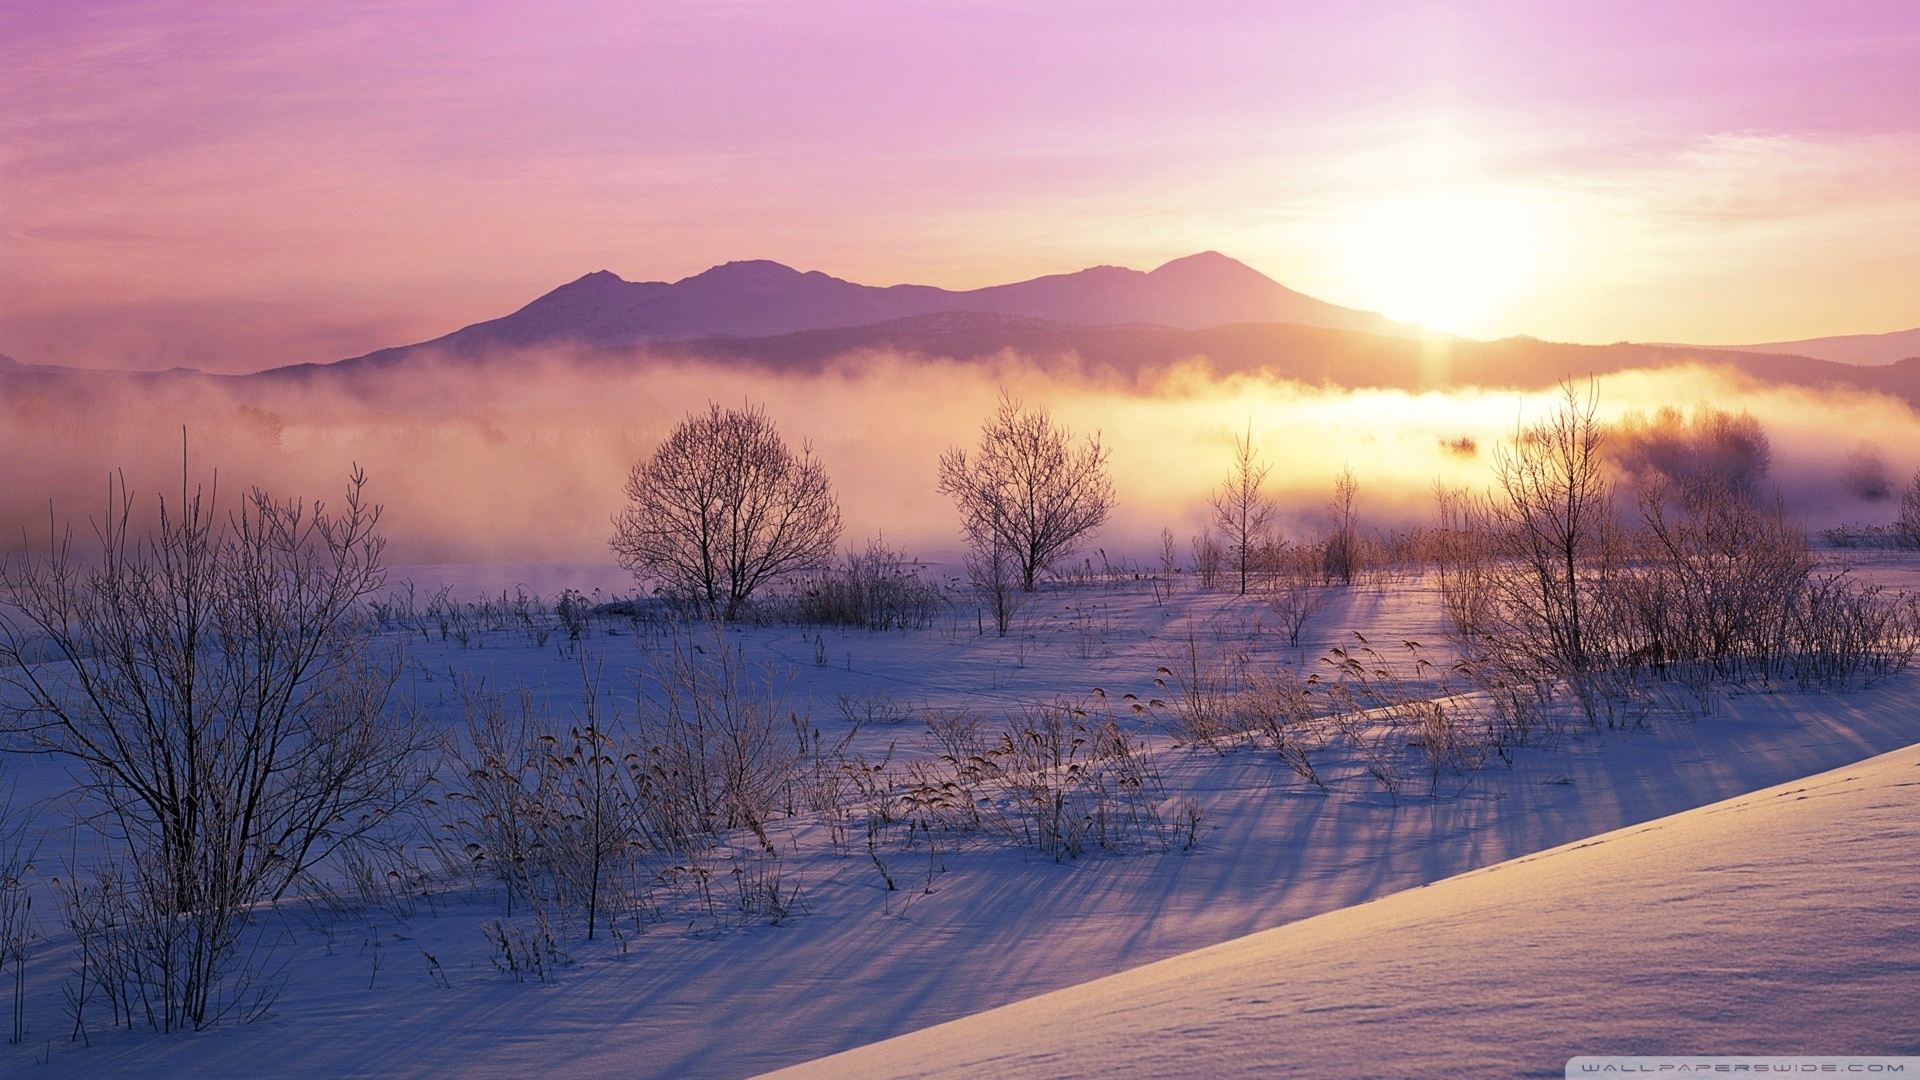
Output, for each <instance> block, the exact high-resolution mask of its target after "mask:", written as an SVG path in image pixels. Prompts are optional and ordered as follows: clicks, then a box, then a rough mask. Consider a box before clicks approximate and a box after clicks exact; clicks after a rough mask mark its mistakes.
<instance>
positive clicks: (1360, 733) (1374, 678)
mask: <svg viewBox="0 0 1920 1080" xmlns="http://www.w3.org/2000/svg"><path fill="white" fill-rule="evenodd" d="M1353 637H1354V645H1352V646H1336V647H1334V648H1333V649H1331V650H1329V651H1328V653H1327V656H1326V657H1325V658H1323V659H1322V661H1321V662H1322V663H1323V664H1324V665H1326V667H1327V668H1328V670H1329V672H1330V674H1331V676H1332V678H1331V680H1330V681H1322V682H1321V683H1320V686H1321V688H1322V691H1323V696H1324V699H1325V700H1326V701H1327V702H1328V711H1327V720H1326V722H1327V724H1328V726H1329V727H1330V728H1331V729H1332V730H1333V731H1335V732H1336V733H1338V736H1339V738H1340V741H1341V742H1342V743H1343V744H1344V745H1346V746H1348V747H1351V748H1352V749H1353V750H1354V751H1356V752H1357V753H1358V755H1359V757H1360V760H1361V764H1362V766H1363V767H1364V768H1365V769H1366V771H1367V774H1368V775H1369V776H1372V777H1373V778H1374V780H1375V781H1377V782H1378V783H1379V784H1380V786H1381V787H1382V788H1383V789H1384V790H1385V791H1386V792H1387V793H1388V794H1390V795H1392V796H1394V797H1395V798H1398V796H1399V794H1400V791H1401V789H1402V788H1403V787H1404V786H1405V784H1406V781H1407V779H1408V773H1409V771H1410V769H1412V768H1418V769H1420V770H1421V771H1423V772H1425V773H1426V774H1427V779H1428V794H1429V796H1430V797H1433V798H1438V797H1439V796H1440V781H1441V777H1442V776H1443V775H1446V774H1452V775H1454V776H1457V777H1460V778H1461V779H1462V786H1463V787H1464V785H1465V784H1466V783H1471V782H1472V779H1473V777H1474V775H1476V774H1477V773H1478V771H1479V769H1480V767H1481V766H1482V764H1484V762H1485V761H1486V756H1487V752H1488V749H1489V746H1488V735H1489V725H1488V724H1487V723H1486V720H1485V718H1484V717H1482V716H1481V715H1480V714H1479V712H1478V711H1477V710H1476V709H1475V708H1474V706H1473V704H1472V703H1471V701H1470V699H1467V698H1463V697H1459V696H1456V695H1455V694H1454V691H1453V687H1452V685H1451V684H1450V682H1449V680H1448V679H1447V678H1446V676H1445V674H1444V673H1442V672H1441V671H1439V669H1438V668H1436V667H1435V666H1434V664H1433V663H1432V662H1431V661H1429V660H1428V659H1427V658H1426V656H1425V655H1424V650H1423V649H1422V648H1421V646H1420V644H1419V643H1418V642H1413V641H1408V642H1403V643H1402V648H1403V649H1404V651H1405V657H1404V659H1403V660H1402V661H1398V662H1396V661H1394V660H1391V659H1389V658H1388V657H1387V656H1386V655H1385V654H1383V653H1381V652H1380V651H1379V650H1378V649H1376V648H1374V647H1373V645H1372V644H1371V643H1370V642H1368V641H1367V639H1366V638H1364V637H1362V636H1360V635H1359V634H1354V635H1353ZM1407 750H1413V751H1415V758H1414V761H1413V762H1409V761H1408V760H1407V756H1408V755H1407Z"/></svg>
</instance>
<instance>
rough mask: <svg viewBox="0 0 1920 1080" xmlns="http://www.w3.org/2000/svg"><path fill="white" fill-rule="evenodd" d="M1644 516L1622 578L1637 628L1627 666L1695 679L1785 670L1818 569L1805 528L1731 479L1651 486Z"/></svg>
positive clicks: (1762, 674)
mask: <svg viewBox="0 0 1920 1080" xmlns="http://www.w3.org/2000/svg"><path fill="white" fill-rule="evenodd" d="M1640 518H1641V523H1642V526H1641V531H1640V534H1639V541H1640V542H1639V544H1638V545H1637V546H1638V548H1639V554H1640V559H1639V560H1637V565H1636V567H1635V568H1634V570H1633V571H1632V572H1630V573H1626V574H1623V575H1621V578H1620V585H1621V587H1622V589H1623V591H1625V592H1626V593H1627V595H1628V597H1629V603H1630V604H1631V605H1632V608H1633V616H1634V619H1635V622H1636V623H1637V625H1638V628H1639V635H1638V636H1637V637H1636V638H1635V639H1631V640H1630V641H1629V642H1628V644H1630V645H1632V646H1633V647H1632V650H1631V651H1630V652H1628V653H1627V654H1626V655H1625V656H1624V657H1623V662H1624V664H1625V665H1626V666H1628V667H1629V668H1642V667H1644V668H1649V669H1651V670H1652V671H1653V673H1654V674H1656V675H1658V676H1660V677H1669V676H1684V677H1687V678H1688V680H1689V681H1694V682H1700V681H1703V680H1704V681H1720V680H1729V679H1734V678H1738V677H1741V676H1743V675H1747V674H1752V675H1757V676H1760V677H1762V678H1766V677H1769V676H1774V675H1778V674H1780V673H1781V672H1782V667H1783V664H1784V663H1785V660H1786V657H1785V656H1784V655H1783V647H1784V645H1785V630H1786V622H1787V617H1788V613H1789V612H1790V611H1791V610H1792V609H1793V606H1794V598H1795V597H1797V596H1798V595H1799V594H1800V593H1801V592H1802V590H1803V589H1804V588H1805V586H1806V583H1807V578H1808V576H1809V575H1810V574H1811V573H1812V572H1813V556H1812V553H1811V551H1810V550H1809V548H1808V545H1807V538H1806V534H1805V533H1803V532H1801V531H1800V530H1799V529H1797V528H1794V527H1793V526H1791V525H1789V524H1788V523H1787V521H1786V519H1785V515H1784V512H1783V511H1782V510H1781V509H1780V508H1778V507H1775V508H1774V509H1772V510H1771V511H1764V510H1761V509H1759V508H1757V507H1755V506H1754V505H1753V503H1752V502H1751V500H1749V499H1748V498H1746V497H1745V495H1744V494H1743V493H1741V492H1739V491H1738V490H1737V489H1735V488H1733V487H1731V486H1729V485H1726V484H1700V485H1695V486H1694V487H1692V488H1690V489H1682V490H1680V491H1672V490H1670V489H1668V488H1667V487H1666V486H1664V485H1659V484H1656V485H1653V486H1651V487H1649V488H1648V489H1647V490H1645V491H1643V492H1642V494H1641V497H1640Z"/></svg>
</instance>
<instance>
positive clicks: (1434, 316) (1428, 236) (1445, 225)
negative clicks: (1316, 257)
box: [1343, 191, 1538, 336]
mask: <svg viewBox="0 0 1920 1080" xmlns="http://www.w3.org/2000/svg"><path fill="white" fill-rule="evenodd" d="M1537 232H1538V230H1537V228H1536V225H1535V223H1534V222H1532V221H1531V220H1530V214H1529V212H1528V209H1527V207H1526V206H1525V205H1524V204H1522V203H1520V202H1519V201H1517V200H1514V199H1510V198H1502V197H1500V196H1498V195H1495V194H1490V193H1486V192H1479V191H1435V192H1422V193H1418V194H1414V195H1408V196H1401V197H1397V198H1393V199H1389V200H1385V201H1381V202H1376V203H1372V204H1369V205H1366V206H1364V207H1361V208H1359V209H1358V210H1357V211H1356V213H1355V214H1354V216H1353V218H1352V225H1351V230H1350V234H1349V238H1348V240H1347V242H1346V243H1345V244H1344V245H1343V247H1344V249H1345V251H1346V253H1347V258H1348V260H1349V261H1350V263H1351V266H1350V269H1349V273H1350V275H1351V280H1352V281H1353V283H1354V284H1353V290H1352V292H1353V295H1355V296H1357V297H1360V298H1361V299H1362V300H1363V301H1364V303H1363V304H1362V306H1365V307H1370V308H1373V309H1375V310H1378V311H1380V312H1382V313H1384V314H1386V315H1389V316H1391V317H1393V318H1396V319H1406V320H1409V321H1412V322H1417V323H1422V324H1424V325H1426V326H1430V327H1433V328H1435V329H1439V330H1450V331H1454V332H1456V333H1461V334H1467V335H1470V336H1486V335H1487V334H1488V333H1489V332H1490V331H1491V330H1492V328H1493V323H1494V322H1495V321H1496V320H1497V319H1498V318H1499V317H1500V316H1501V315H1502V314H1504V313H1506V312H1507V311H1508V310H1510V309H1511V307H1512V305H1513V303H1514V301H1515V300H1516V299H1517V298H1518V296H1519V294H1520V293H1521V291H1522V290H1523V289H1524V288H1525V287H1526V286H1527V283H1528V281H1529V280H1530V278H1531V276H1532V274H1533V272H1534V269H1535V263H1536V252H1535V237H1536V235H1537Z"/></svg>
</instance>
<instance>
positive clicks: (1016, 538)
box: [939, 394, 1114, 592]
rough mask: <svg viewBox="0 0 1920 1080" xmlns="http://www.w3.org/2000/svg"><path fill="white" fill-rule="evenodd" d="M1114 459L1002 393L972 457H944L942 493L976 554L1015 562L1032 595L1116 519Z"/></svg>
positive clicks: (1092, 439) (954, 452)
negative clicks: (1052, 570) (1046, 574)
mask: <svg viewBox="0 0 1920 1080" xmlns="http://www.w3.org/2000/svg"><path fill="white" fill-rule="evenodd" d="M1109 455H1110V451H1108V450H1107V449H1106V448H1105V447H1102V446H1101V445H1100V437H1099V435H1098V433H1095V434H1093V435H1090V436H1088V437H1087V439H1086V441H1085V442H1084V443H1083V444H1082V445H1080V446H1078V447H1076V446H1075V445H1074V441H1073V433H1072V432H1071V431H1069V430H1068V429H1066V428H1065V427H1062V426H1060V425H1058V424H1055V423H1054V422H1053V419H1052V417H1051V416H1049V415H1048V413H1047V410H1046V409H1045V408H1043V407H1035V408H1032V409H1027V408H1024V407H1022V406H1021V404H1020V403H1019V402H1018V401H1016V400H1014V399H1013V398H1012V397H1009V396H1007V395H1005V394H1002V395H1001V397H1000V405H999V408H997V409H996V410H995V411H994V414H993V415H992V416H991V417H989V418H988V419H987V422H986V424H985V425H984V426H983V427H982V428H981V432H980V446H979V449H978V450H976V451H975V452H974V453H973V454H972V456H969V455H968V453H967V451H966V450H964V449H962V448H961V447H957V446H956V447H953V448H951V449H949V450H947V451H946V452H945V453H943V454H941V455H940V485H939V490H940V494H942V495H946V496H948V497H950V498H952V499H953V501H954V504H955V505H956V506H957V507H958V508H959V510H960V525H961V531H962V532H963V533H964V534H965V535H966V538H967V544H968V546H969V547H970V548H971V549H972V550H973V551H974V552H975V554H976V555H977V556H981V555H990V556H991V557H992V558H993V560H994V561H995V562H996V563H997V562H998V561H999V560H1000V559H1001V558H1011V560H1012V565H1013V567H1014V568H1015V569H1016V570H1017V571H1018V574H1019V581H1020V587H1021V589H1022V591H1025V592H1032V591H1033V590H1034V586H1035V584H1036V583H1037V581H1038V578H1039V575H1040V573H1041V572H1043V571H1045V570H1047V569H1048V568H1049V567H1052V566H1053V565H1054V564H1055V563H1057V562H1059V561H1060V560H1062V559H1065V558H1067V557H1069V556H1071V555H1072V554H1073V553H1074V552H1075V551H1077V550H1078V549H1079V547H1080V545H1081V544H1082V543H1084V542H1085V541H1086V539H1087V537H1088V536H1090V535H1091V534H1092V533H1093V532H1094V531H1095V530H1096V529H1098V528H1100V526H1102V525H1104V524H1106V522H1107V519H1108V518H1109V517H1110V516H1112V513H1113V505H1114V496H1113V480H1112V478H1111V477H1110V476H1109V475H1108V472H1107V458H1108V457H1109Z"/></svg>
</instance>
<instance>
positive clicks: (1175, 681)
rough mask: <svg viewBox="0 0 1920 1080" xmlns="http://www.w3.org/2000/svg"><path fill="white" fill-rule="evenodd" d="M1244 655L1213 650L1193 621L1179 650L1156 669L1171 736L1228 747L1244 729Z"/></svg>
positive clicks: (1163, 713)
mask: <svg viewBox="0 0 1920 1080" xmlns="http://www.w3.org/2000/svg"><path fill="white" fill-rule="evenodd" d="M1246 667H1247V658H1246V654H1245V653H1243V652H1241V651H1240V650H1238V649H1235V648H1232V647H1226V646H1223V647H1221V648H1220V649H1218V650H1214V649H1209V648H1207V647H1206V646H1204V645H1202V644H1201V642H1200V635H1199V633H1198V632H1197V631H1196V630H1195V629H1194V626H1193V623H1192V622H1191V621H1189V622H1188V623H1187V627H1186V634H1185V636H1184V638H1183V639H1182V640H1181V642H1180V651H1179V653H1178V654H1176V655H1175V656H1173V657H1171V658H1170V659H1169V660H1168V661H1167V663H1166V664H1164V665H1162V666H1161V667H1159V668H1158V669H1156V670H1155V672H1154V680H1153V682H1154V685H1155V686H1158V687H1162V688H1165V689H1166V690H1167V691H1168V698H1169V699H1171V700H1167V701H1163V700H1162V699H1158V698H1156V699H1154V703H1155V704H1156V705H1160V706H1161V709H1160V715H1161V716H1163V717H1165V718H1166V719H1164V720H1163V721H1162V723H1163V724H1164V725H1165V726H1166V729H1167V732H1168V734H1170V735H1172V736H1173V737H1174V738H1175V739H1178V740H1179V741H1181V742H1184V743H1199V744H1202V745H1204V746H1206V747H1208V748H1209V749H1212V750H1216V751H1224V749H1225V746H1224V742H1225V740H1226V739H1227V738H1228V737H1229V736H1231V735H1234V734H1236V733H1237V732H1239V731H1240V730H1242V726H1241V723H1240V716H1239V704H1240V702H1239V698H1240V691H1241V688H1242V687H1244V686H1245V685H1246Z"/></svg>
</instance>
